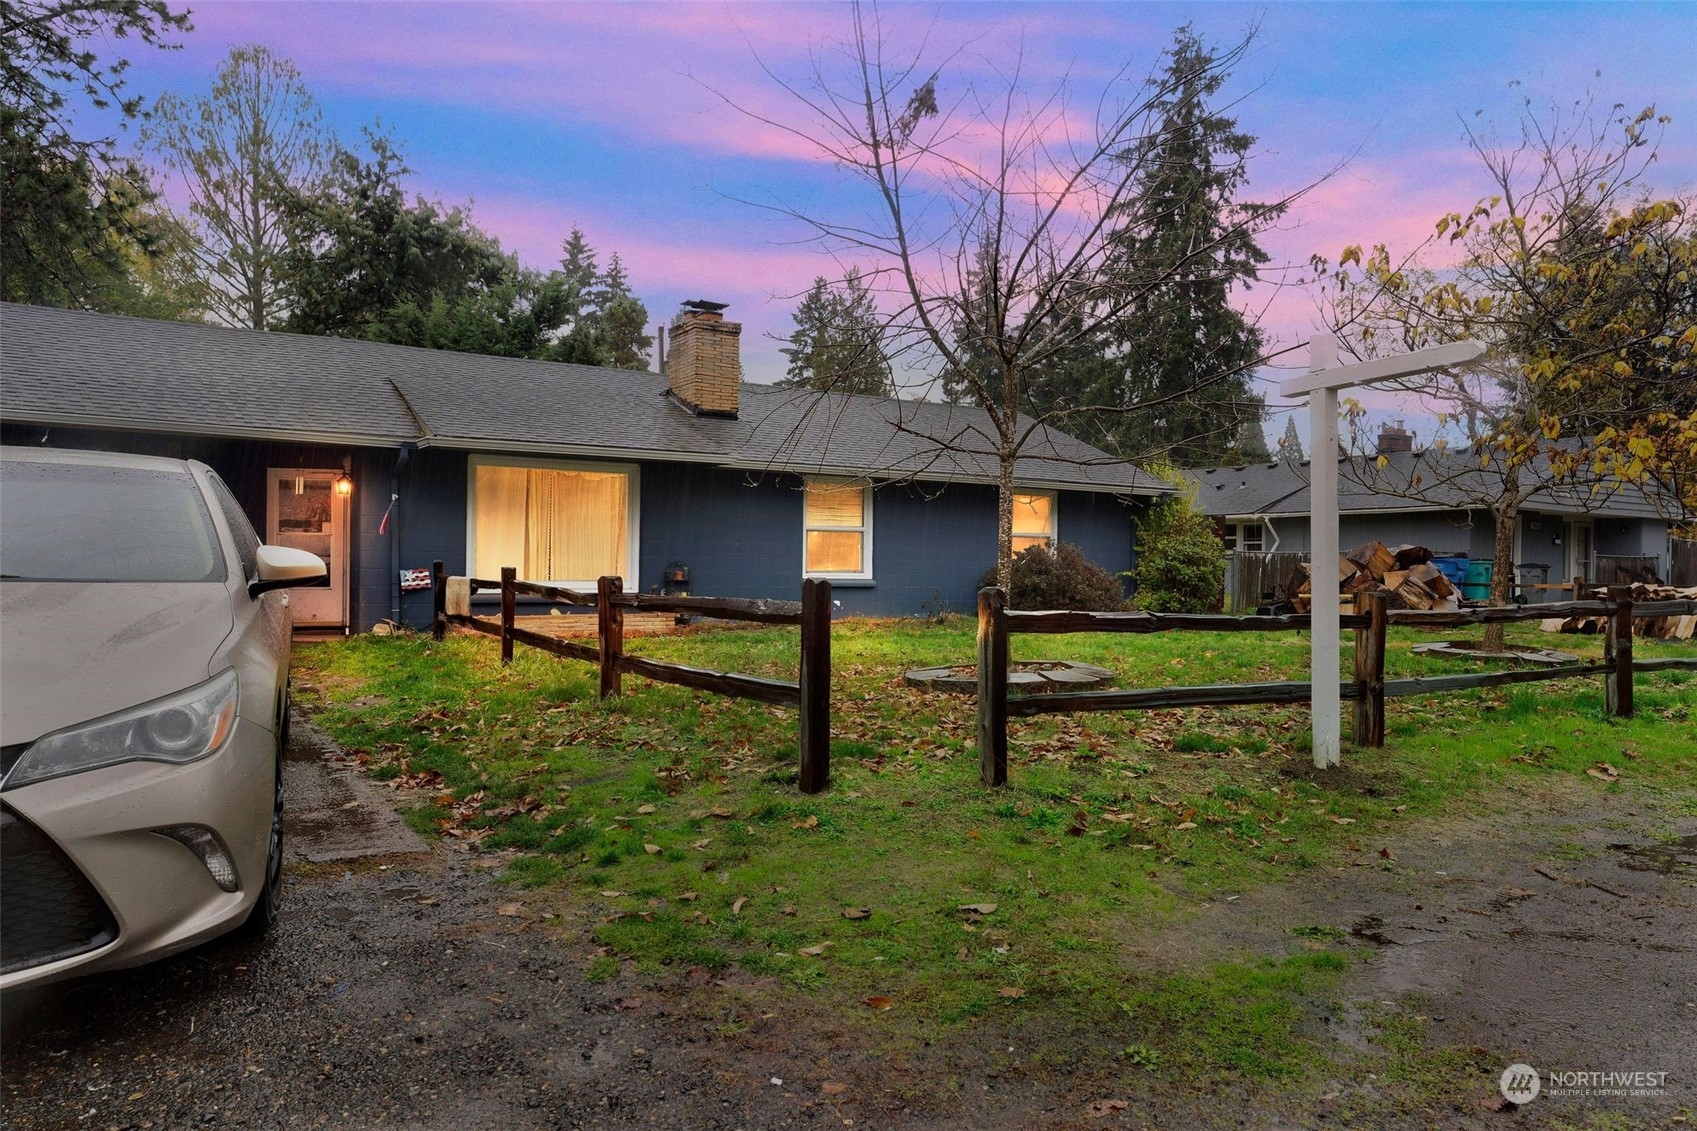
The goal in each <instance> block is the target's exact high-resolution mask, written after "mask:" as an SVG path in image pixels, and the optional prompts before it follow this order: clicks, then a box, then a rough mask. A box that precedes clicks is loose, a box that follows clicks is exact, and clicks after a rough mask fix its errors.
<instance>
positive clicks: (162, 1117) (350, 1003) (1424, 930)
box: [0, 732, 1697, 1131]
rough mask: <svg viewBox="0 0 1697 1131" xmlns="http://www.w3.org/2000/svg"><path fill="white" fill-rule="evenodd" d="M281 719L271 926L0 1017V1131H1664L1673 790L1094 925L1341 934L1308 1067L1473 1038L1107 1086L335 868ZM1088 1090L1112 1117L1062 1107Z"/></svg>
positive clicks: (424, 858) (360, 829)
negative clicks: (1354, 952)
mask: <svg viewBox="0 0 1697 1131" xmlns="http://www.w3.org/2000/svg"><path fill="white" fill-rule="evenodd" d="M303 734H304V735H306V736H307V737H304V738H302V740H301V741H300V742H299V743H297V750H296V754H297V758H296V759H295V760H292V761H291V763H290V766H289V774H290V782H289V788H290V790H291V797H292V798H294V799H295V802H296V805H297V810H296V818H295V820H296V825H295V830H294V836H293V839H294V841H295V842H297V843H295V844H294V846H293V847H294V848H295V850H296V852H297V865H296V867H295V870H294V873H293V878H292V882H291V886H290V890H289V902H288V905H287V908H286V914H285V917H284V919H283V921H282V923H281V924H280V926H279V929H278V930H277V932H276V933H275V934H274V935H273V936H272V937H271V938H269V939H267V940H265V941H263V942H260V943H238V942H223V943H217V944H213V945H211V946H208V947H205V948H203V949H201V950H199V951H197V952H194V953H192V954H188V955H184V956H181V957H178V958H176V959H173V960H170V961H167V962H164V963H161V964H159V965H156V966H153V967H148V968H144V969H141V970H137V971H131V972H127V973H121V974H117V975H113V976H109V977H105V978H99V979H93V980H89V981H86V982H82V983H74V984H70V985H67V986H61V987H53V988H50V989H47V990H43V991H40V992H37V993H33V994H29V995H25V996H20V997H17V998H14V999H8V1000H7V1001H5V1002H4V1003H3V1009H4V1033H3V1037H4V1047H3V1050H0V1051H3V1054H4V1062H5V1073H4V1092H3V1097H0V1098H3V1111H0V1114H3V1116H4V1120H5V1124H6V1126H8V1127H17V1128H67V1129H68V1128H89V1127H98V1128H103V1127H116V1128H126V1129H128V1128H140V1129H148V1131H151V1129H155V1128H158V1129H164V1128H181V1127H189V1126H196V1127H200V1126H207V1127H211V1126H231V1127H317V1126H329V1127H421V1128H438V1127H440V1128H455V1129H456V1131H458V1129H473V1128H485V1127H490V1128H496V1127H498V1128H577V1127H584V1128H590V1127H689V1128H750V1129H752V1128H778V1127H833V1128H841V1127H856V1128H864V1127H878V1128H882V1127H958V1128H978V1127H1033V1128H1052V1127H1104V1126H1158V1127H1176V1128H1187V1127H1199V1126H1231V1127H1239V1126H1247V1127H1255V1128H1266V1129H1272V1128H1285V1127H1312V1126H1326V1125H1334V1124H1348V1125H1351V1126H1364V1127H1404V1126H1406V1127H1481V1128H1492V1127H1504V1126H1510V1125H1512V1126H1516V1127H1522V1128H1525V1127H1547V1126H1555V1125H1558V1124H1562V1123H1566V1124H1571V1125H1576V1126H1586V1125H1587V1124H1588V1123H1592V1122H1594V1121H1596V1120H1598V1119H1600V1118H1601V1117H1603V1116H1605V1115H1607V1116H1608V1117H1609V1118H1611V1119H1613V1120H1614V1122H1613V1123H1609V1124H1607V1126H1611V1127H1662V1126H1665V1127H1669V1128H1673V1127H1689V1126H1691V1125H1692V1124H1691V1123H1687V1122H1681V1120H1682V1119H1684V1120H1692V1119H1693V1116H1692V1113H1691V1109H1692V1108H1693V1107H1697V1004H1694V1002H1697V840H1694V839H1692V838H1693V834H1697V818H1694V817H1693V816H1692V812H1693V810H1692V807H1691V801H1690V799H1689V797H1686V798H1680V797H1674V796H1667V795H1652V794H1650V793H1648V792H1640V791H1634V790H1630V789H1627V790H1622V791H1618V792H1611V791H1608V790H1606V789H1603V788H1597V789H1592V788H1589V787H1588V786H1587V787H1586V788H1583V789H1579V790H1570V791H1569V792H1567V793H1564V794H1561V795H1547V796H1546V795H1540V796H1529V795H1520V796H1507V797H1503V798H1501V799H1499V800H1498V802H1497V807H1496V808H1495V809H1494V810H1493V811H1490V812H1481V813H1475V814H1472V815H1469V816H1467V817H1465V818H1450V819H1446V820H1444V821H1442V822H1436V821H1428V822H1422V823H1412V822H1411V823H1410V825H1409V826H1408V827H1407V828H1406V829H1402V830H1398V831H1397V835H1396V836H1394V837H1391V838H1389V839H1385V840H1383V841H1380V840H1374V841H1371V842H1363V843H1362V844H1361V845H1360V850H1361V851H1360V853H1359V854H1358V855H1359V858H1360V861H1359V865H1358V866H1345V867H1342V868H1339V869H1336V870H1327V871H1325V872H1321V873H1308V874H1306V875H1304V876H1302V877H1301V878H1299V879H1297V880H1295V881H1293V882H1291V883H1287V884H1281V885H1277V886H1274V887H1267V888H1261V889H1256V890H1253V891H1248V892H1244V893H1241V894H1239V895H1237V896H1235V897H1232V894H1231V893H1216V894H1213V895H1211V896H1210V897H1208V898H1205V899H1204V898H1197V899H1196V900H1195V908H1194V914H1192V915H1190V916H1186V917H1183V918H1182V919H1179V920H1175V921H1173V922H1169V923H1166V924H1163V925H1162V926H1160V927H1159V928H1158V929H1149V928H1138V929H1135V930H1127V932H1126V938H1127V945H1128V947H1129V948H1130V953H1129V957H1128V961H1133V962H1135V963H1137V964H1138V965H1139V966H1143V967H1147V966H1150V965H1154V966H1157V967H1161V966H1166V967H1173V968H1182V967H1186V966H1191V967H1194V966H1198V965H1202V964H1206V963H1208V962H1213V961H1217V960H1226V959H1235V960H1241V959H1244V958H1251V957H1256V956H1264V955H1280V954H1287V953H1291V952H1292V951H1293V950H1295V949H1297V948H1300V947H1303V946H1307V945H1316V944H1317V942H1318V940H1320V939H1331V940H1334V941H1337V940H1341V941H1346V942H1348V943H1350V944H1351V945H1353V946H1355V947H1357V948H1359V953H1361V954H1362V955H1363V956H1364V957H1365V959H1366V960H1365V961H1363V962H1361V963H1359V964H1358V966H1357V968H1356V971H1355V972H1354V973H1353V974H1352V975H1351V976H1350V978H1349V980H1348V982H1347V983H1346V986H1345V989H1344V992H1343V994H1342V1001H1341V1002H1340V1003H1338V1005H1337V1007H1335V1008H1334V1007H1333V1005H1332V1003H1316V1004H1315V1011H1314V1016H1313V1019H1312V1020H1313V1031H1314V1032H1315V1033H1316V1034H1317V1035H1321V1036H1324V1037H1326V1038H1328V1039H1330V1040H1332V1041H1335V1044H1334V1045H1333V1047H1334V1048H1335V1049H1336V1050H1337V1053H1338V1061H1339V1063H1340V1064H1350V1063H1353V1062H1355V1058H1356V1057H1357V1055H1359V1056H1361V1057H1372V1056H1377V1055H1379V1049H1378V1047H1377V1046H1375V1045H1372V1044H1371V1043H1369V1042H1368V1040H1367V1038H1368V1035H1369V1034H1370V1033H1371V1032H1372V1031H1373V1027H1374V1026H1375V1025H1378V1024H1382V1023H1383V1021H1384V1019H1385V1018H1386V1017H1398V1018H1402V1019H1404V1020H1405V1022H1406V1023H1409V1024H1414V1025H1416V1026H1418V1032H1419V1033H1420V1034H1421V1035H1422V1037H1423V1040H1424V1041H1425V1043H1426V1044H1427V1045H1429V1046H1430V1047H1431V1048H1433V1049H1434V1050H1444V1049H1449V1048H1461V1049H1464V1050H1465V1049H1469V1048H1472V1047H1477V1048H1478V1049H1479V1050H1480V1052H1479V1053H1478V1054H1476V1055H1473V1056H1472V1057H1471V1059H1469V1058H1468V1057H1466V1056H1464V1057H1463V1058H1462V1062H1465V1063H1466V1064H1467V1067H1466V1069H1465V1071H1463V1078H1460V1079H1450V1078H1447V1077H1444V1076H1442V1075H1441V1074H1440V1076H1439V1078H1438V1079H1436V1080H1427V1081H1425V1082H1423V1083H1396V1084H1387V1083H1386V1082H1384V1081H1375V1080H1372V1079H1368V1078H1365V1073H1360V1074H1355V1073H1354V1072H1353V1070H1349V1071H1345V1072H1341V1073H1340V1078H1339V1079H1337V1080H1335V1081H1333V1082H1331V1083H1330V1084H1328V1085H1327V1086H1326V1087H1325V1088H1324V1090H1323V1091H1317V1092H1314V1093H1313V1094H1306V1093H1304V1094H1293V1093H1277V1092H1273V1091H1270V1090H1265V1089H1247V1090H1246V1089H1242V1088H1239V1087H1237V1086H1236V1085H1222V1086H1220V1087H1217V1088H1216V1087H1210V1086H1206V1085H1204V1086H1198V1085H1195V1084H1194V1083H1191V1084H1183V1085H1181V1084H1178V1083H1175V1082H1173V1081H1170V1080H1166V1079H1164V1078H1163V1077H1162V1076H1161V1075H1160V1074H1158V1073H1145V1072H1141V1071H1134V1070H1128V1069H1127V1068H1125V1067H1124V1066H1123V1064H1121V1063H1119V1062H1116V1061H1115V1060H1114V1058H1113V1057H1112V1056H1111V1055H1108V1050H1103V1049H1100V1048H1098V1047H1096V1045H1097V1042H1095V1041H1094V1040H1093V1038H1092V1034H1090V1033H1087V1032H1075V1031H1072V1030H1071V1029H1069V1028H1068V1024H1069V1023H1068V1021H1067V1019H1065V1018H1057V1017H1044V1016H1021V1017H1018V1018H1017V1019H1016V1020H1014V1021H1012V1022H1010V1023H1007V1024H1003V1023H1001V1022H986V1023H982V1024H979V1025H976V1026H973V1027H969V1028H966V1029H962V1030H959V1031H957V1032H956V1033H955V1034H954V1035H952V1036H951V1037H950V1038H949V1039H947V1040H946V1041H944V1042H939V1043H938V1044H936V1045H930V1046H921V1047H915V1048H910V1049H904V1050H901V1051H899V1052H895V1053H889V1052H878V1051H876V1050H874V1049H873V1048H872V1047H871V1046H870V1045H869V1043H868V1042H867V1041H866V1040H865V1039H864V1035H863V1034H861V1033H858V1032H856V1031H855V1030H854V1028H853V1027H852V1026H851V1025H849V1024H847V1023H845V1022H843V1021H842V1020H841V1019H840V1018H835V1017H832V1016H829V1015H824V1014H822V1013H820V1012H819V1011H817V1010H814V1011H813V1012H811V1013H810V1012H809V1008H810V1007H809V1006H808V1004H807V1002H806V1000H802V1001H800V1002H797V1001H796V998H797V996H798V995H794V994H788V995H786V994H782V993H779V992H777V991H775V990H774V988H773V987H772V986H771V985H770V984H768V983H765V982H763V981H760V980H757V979H751V978H744V977H741V976H737V975H732V976H729V977H727V978H724V979H713V978H710V977H708V976H706V975H704V974H699V973H696V974H694V975H692V974H687V973H680V974H678V975H677V976H676V977H674V978H671V979H669V980H668V981H666V982H665V984H663V985H656V986H643V987H633V986H631V985H628V984H621V983H619V982H618V981H614V982H611V983H607V984H604V985H593V984H588V983H586V982H585V981H584V979H583V971H584V970H585V968H586V965H587V960H588V958H589V956H590V953H591V950H592V948H591V946H590V945H589V944H587V943H585V942H583V941H582V938H581V936H579V935H578V934H576V933H575V930H576V928H568V927H567V926H565V925H564V924H567V923H569V922H570V912H571V910H572V909H571V908H570V907H569V906H568V905H566V903H565V899H566V897H565V896H564V895H560V894H553V895H547V896H540V897H530V896H526V897H523V898H520V897H517V896H515V894H514V892H513V891H512V890H511V889H508V888H504V887H501V886H500V885H497V884H496V883H494V882H493V881H492V880H491V878H490V877H489V876H488V875H487V874H485V873H484V872H482V871H481V870H479V869H477V868H475V867H472V866H470V865H469V864H468V863H467V858H466V857H463V856H460V855H457V854H455V853H451V852H447V851H444V850H440V849H434V850H424V851H410V852H407V851H403V852H400V853H399V854H391V855H385V856H376V857H364V858H360V859H340V858H339V857H340V856H341V855H342V854H343V849H347V850H349V851H352V850H355V849H358V848H359V847H360V846H361V845H368V844H369V843H370V841H369V840H368V836H369V835H370V834H371V833H372V831H373V829H386V830H388V834H392V835H395V836H397V837H399V840H398V841H396V842H395V843H396V844H398V845H399V846H400V847H401V848H406V847H409V846H413V847H416V846H415V845H413V842H411V841H409V840H407V838H406V836H405V835H403V834H405V830H404V828H403V829H401V830H400V832H399V833H396V832H395V830H396V825H395V824H394V823H393V822H392V820H391V816H392V815H391V814H388V813H387V812H385V811H384V805H385V801H384V798H383V795H382V794H381V793H379V792H377V791H374V790H373V789H372V787H370V786H369V785H367V784H366V783H364V782H361V781H359V780H357V779H349V778H345V777H344V778H341V779H337V778H336V777H335V774H334V773H333V771H334V769H335V765H334V751H333V749H326V748H325V747H324V746H323V745H322V744H321V743H319V741H318V740H317V739H316V738H314V737H312V736H310V732H303ZM325 755H328V756H329V757H328V759H327V758H326V757H325ZM338 838H340V839H338ZM1669 838H1673V839H1671V840H1670V839H1669ZM1678 838H1686V839H1684V840H1680V839H1678ZM385 843H388V842H385ZM1622 844H1624V845H1629V846H1632V850H1631V851H1627V850H1620V849H1615V848H1611V847H1610V845H1622ZM339 846H340V847H339ZM1644 846H1651V847H1649V848H1645V847H1644ZM1381 848H1383V849H1385V850H1387V851H1388V852H1389V854H1390V855H1389V856H1388V857H1387V856H1384V855H1381V854H1380V851H1379V850H1380V849H1381ZM302 856H304V857H311V858H313V859H316V860H318V861H319V862H318V863H310V862H301V861H300V859H299V858H300V857H302ZM556 909H558V910H562V911H564V912H566V914H565V915H564V916H562V917H560V918H555V919H549V918H546V917H545V916H547V915H548V914H549V912H551V911H553V910H556ZM1292 926H1298V927H1303V928H1311V930H1306V931H1304V932H1303V933H1301V934H1294V935H1293V934H1292V933H1291V931H1290V928H1291V927H1292ZM774 1002H783V1003H784V1004H782V1005H778V1006H774V1005H773V1003H774ZM1414 1018H1421V1019H1422V1020H1419V1021H1414V1020H1413V1019H1414ZM1516 1059H1520V1060H1525V1061H1526V1062H1527V1063H1530V1064H1532V1065H1534V1066H1535V1067H1537V1068H1539V1069H1541V1070H1544V1071H1550V1070H1570V1071H1607V1070H1617V1069H1621V1068H1629V1069H1636V1070H1648V1071H1663V1072H1666V1073H1668V1077H1667V1082H1666V1094H1665V1095H1664V1096H1663V1097H1660V1098H1654V1099H1650V1098H1636V1097H1603V1098H1596V1097H1586V1098H1576V1097H1575V1098H1562V1097H1555V1098H1552V1097H1547V1096H1546V1097H1540V1098H1539V1099H1537V1100H1535V1101H1533V1105H1529V1106H1528V1107H1526V1108H1523V1109H1521V1110H1520V1111H1519V1112H1514V1111H1512V1110H1511V1111H1500V1112H1493V1111H1488V1110H1486V1109H1485V1108H1482V1107H1480V1106H1478V1103H1477V1101H1479V1100H1486V1101H1489V1100H1491V1099H1492V1098H1493V1097H1495V1096H1496V1094H1497V1093H1496V1078H1495V1075H1494V1073H1495V1071H1497V1067H1496V1066H1499V1065H1500V1064H1502V1063H1505V1062H1508V1061H1511V1060H1516ZM1458 1063H1461V1062H1458ZM1486 1064H1488V1065H1490V1066H1492V1067H1491V1068H1490V1070H1489V1071H1486V1070H1485V1069H1484V1068H1482V1067H1480V1066H1481V1065H1486ZM1458 1071H1462V1070H1459V1069H1458ZM1104 1099H1114V1100H1116V1101H1123V1104H1110V1105H1106V1106H1103V1107H1097V1108H1095V1109H1092V1107H1091V1104H1092V1103H1095V1102H1099V1101H1102V1100H1104Z"/></svg>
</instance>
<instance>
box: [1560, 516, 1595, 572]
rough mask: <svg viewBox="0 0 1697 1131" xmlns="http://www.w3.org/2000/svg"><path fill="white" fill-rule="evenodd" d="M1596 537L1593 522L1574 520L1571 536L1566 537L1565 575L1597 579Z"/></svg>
mask: <svg viewBox="0 0 1697 1131" xmlns="http://www.w3.org/2000/svg"><path fill="white" fill-rule="evenodd" d="M1596 539H1597V527H1596V524H1595V523H1590V522H1575V523H1574V524H1573V536H1572V537H1571V538H1569V539H1568V561H1567V575H1568V576H1569V577H1583V578H1585V579H1586V580H1587V581H1596V580H1597V567H1596V549H1595V545H1594V543H1595V542H1596Z"/></svg>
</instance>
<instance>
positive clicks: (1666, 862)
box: [1609, 833, 1697, 876]
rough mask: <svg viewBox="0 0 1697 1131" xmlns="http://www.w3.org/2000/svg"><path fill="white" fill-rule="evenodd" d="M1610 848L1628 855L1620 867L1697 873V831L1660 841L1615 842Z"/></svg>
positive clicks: (1642, 870) (1650, 870) (1669, 872)
mask: <svg viewBox="0 0 1697 1131" xmlns="http://www.w3.org/2000/svg"><path fill="white" fill-rule="evenodd" d="M1609 851H1610V852H1618V853H1620V854H1621V856H1623V857H1625V859H1623V860H1622V861H1621V862H1620V866H1621V867H1622V868H1628V869H1631V870H1632V871H1634V872H1655V873H1657V874H1658V875H1662V876H1671V875H1673V874H1674V873H1676V872H1677V873H1679V874H1680V875H1697V833H1692V834H1691V835H1690V836H1687V837H1682V838H1681V839H1679V840H1671V841H1662V842H1660V843H1657V844H1611V845H1609Z"/></svg>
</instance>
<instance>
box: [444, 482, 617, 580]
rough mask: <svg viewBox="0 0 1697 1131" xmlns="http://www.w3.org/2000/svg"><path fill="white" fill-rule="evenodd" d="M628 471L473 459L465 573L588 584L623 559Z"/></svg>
mask: <svg viewBox="0 0 1697 1131" xmlns="http://www.w3.org/2000/svg"><path fill="white" fill-rule="evenodd" d="M634 483H635V475H634V471H632V470H623V469H614V470H603V469H600V468H587V467H572V466H547V465H529V464H517V463H504V462H497V461H493V460H482V459H479V460H474V461H473V463H472V485H471V486H472V521H471V540H472V553H471V559H472V563H473V564H472V572H473V574H474V575H475V576H477V577H488V578H494V577H499V576H501V569H502V567H504V566H513V567H514V568H516V569H517V570H518V575H519V577H521V578H523V579H525V580H528V581H554V582H560V583H566V584H575V585H589V584H592V583H593V582H594V581H595V579H596V578H598V577H601V576H603V575H615V576H621V577H622V576H625V575H626V574H627V573H628V572H629V565H630V561H631V543H632V540H633V534H634V530H633V526H634V524H633V522H632V516H633V513H634V512H633V508H634V499H633V496H634V494H635V492H634Z"/></svg>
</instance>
